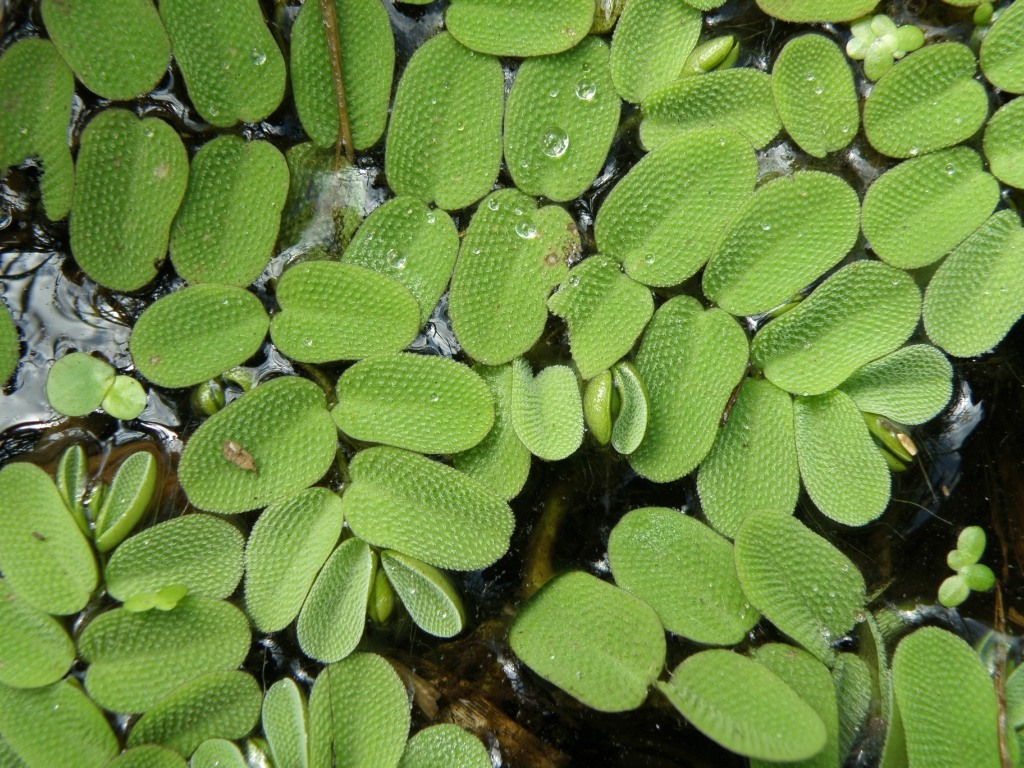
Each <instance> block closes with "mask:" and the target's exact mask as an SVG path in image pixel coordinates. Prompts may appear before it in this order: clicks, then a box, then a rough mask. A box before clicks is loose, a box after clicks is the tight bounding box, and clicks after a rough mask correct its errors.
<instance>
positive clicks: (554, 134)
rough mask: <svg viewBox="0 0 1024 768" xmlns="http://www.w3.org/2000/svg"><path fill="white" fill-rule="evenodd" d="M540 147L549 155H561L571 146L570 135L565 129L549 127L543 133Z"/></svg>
mask: <svg viewBox="0 0 1024 768" xmlns="http://www.w3.org/2000/svg"><path fill="white" fill-rule="evenodd" d="M540 148H541V151H542V152H543V153H544V154H545V155H547V156H548V157H561V156H562V155H564V154H565V151H566V150H567V149H568V148H569V137H568V136H567V135H566V133H565V131H561V130H559V129H557V128H549V129H548V130H546V131H544V133H543V134H541V137H540Z"/></svg>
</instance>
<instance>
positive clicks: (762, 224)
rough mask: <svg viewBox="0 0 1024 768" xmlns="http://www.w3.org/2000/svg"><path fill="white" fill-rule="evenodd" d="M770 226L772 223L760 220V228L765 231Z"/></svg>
mask: <svg viewBox="0 0 1024 768" xmlns="http://www.w3.org/2000/svg"><path fill="white" fill-rule="evenodd" d="M771 228H772V225H771V224H769V223H768V222H767V221H762V222H761V229H763V230H764V231H765V232H767V231H768V230H769V229H771Z"/></svg>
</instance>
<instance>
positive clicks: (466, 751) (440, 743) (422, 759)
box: [398, 723, 491, 768]
mask: <svg viewBox="0 0 1024 768" xmlns="http://www.w3.org/2000/svg"><path fill="white" fill-rule="evenodd" d="M490 764H491V758H490V755H489V754H488V753H487V747H485V746H484V745H483V743H481V741H480V739H478V738H477V737H476V736H474V735H473V734H471V733H468V732H467V731H464V730H463V729H462V728H460V727H459V726H457V725H455V724H453V723H441V724H440V725H431V726H429V727H427V728H424V729H423V730H422V731H419V732H418V733H416V735H415V736H413V737H412V738H411V739H409V743H408V744H406V745H405V752H403V753H402V759H401V761H400V762H399V763H398V768H433V766H438V765H445V766H448V768H487V766H489V765H490Z"/></svg>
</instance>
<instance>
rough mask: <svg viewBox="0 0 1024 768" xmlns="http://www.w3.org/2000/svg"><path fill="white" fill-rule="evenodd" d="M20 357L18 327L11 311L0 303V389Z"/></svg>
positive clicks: (9, 376) (16, 365)
mask: <svg viewBox="0 0 1024 768" xmlns="http://www.w3.org/2000/svg"><path fill="white" fill-rule="evenodd" d="M20 356H21V342H20V341H19V340H18V327H17V326H16V325H15V324H14V318H13V317H11V311H10V310H9V309H7V305H6V304H4V303H3V302H0V387H2V386H3V385H4V384H6V383H7V380H8V379H10V378H11V374H13V373H14V370H15V368H17V367H18V358H19V357H20Z"/></svg>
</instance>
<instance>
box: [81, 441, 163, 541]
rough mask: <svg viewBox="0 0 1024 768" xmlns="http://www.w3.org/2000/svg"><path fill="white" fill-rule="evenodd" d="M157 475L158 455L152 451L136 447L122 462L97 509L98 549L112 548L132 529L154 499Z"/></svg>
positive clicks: (96, 533) (94, 535)
mask: <svg viewBox="0 0 1024 768" xmlns="http://www.w3.org/2000/svg"><path fill="white" fill-rule="evenodd" d="M156 479H157V464H156V457H155V456H154V455H153V454H152V453H150V452H149V451H146V450H141V451H136V452H135V453H132V454H130V455H129V456H128V457H127V458H126V459H125V460H124V461H122V462H121V465H120V466H119V467H118V468H117V474H115V475H114V480H113V482H111V484H110V488H108V489H107V492H106V494H105V495H104V496H103V504H102V505H101V506H100V509H99V512H97V513H96V527H95V529H94V530H93V539H94V540H95V542H96V549H97V550H99V551H100V552H109V551H110V550H112V549H113V548H114V547H116V546H117V545H118V544H120V543H121V542H122V541H124V540H125V538H127V536H128V534H129V533H131V532H132V529H133V528H134V527H135V526H136V525H137V524H138V522H139V520H141V519H142V515H143V514H145V512H146V510H147V509H148V508H149V504H150V502H151V501H152V500H153V493H154V491H155V490H156Z"/></svg>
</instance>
